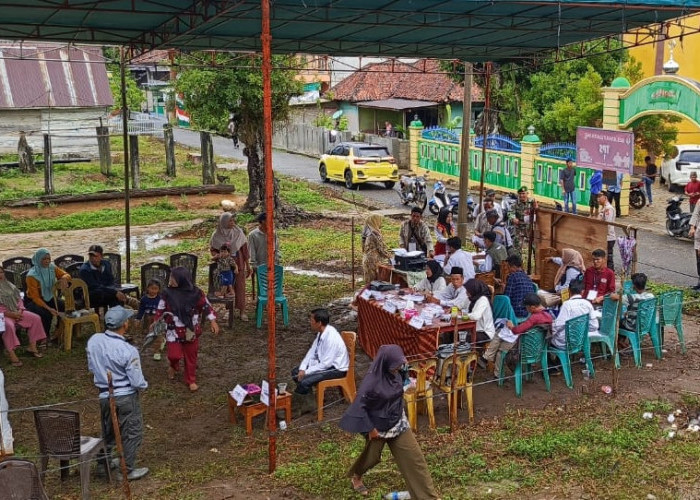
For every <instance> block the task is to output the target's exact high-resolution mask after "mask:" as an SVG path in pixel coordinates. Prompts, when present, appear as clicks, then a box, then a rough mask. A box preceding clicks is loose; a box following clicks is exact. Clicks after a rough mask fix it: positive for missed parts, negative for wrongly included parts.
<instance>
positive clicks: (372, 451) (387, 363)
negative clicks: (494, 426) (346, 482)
mask: <svg viewBox="0 0 700 500" xmlns="http://www.w3.org/2000/svg"><path fill="white" fill-rule="evenodd" d="M405 364H406V356H404V353H403V351H402V350H401V348H400V347H399V346H397V345H393V344H391V345H383V346H381V347H380V348H379V351H378V352H377V356H376V357H375V358H374V361H373V362H372V365H371V366H370V367H369V371H368V372H367V375H365V378H364V380H362V384H361V385H360V389H359V390H358V391H357V396H356V397H355V401H354V402H353V403H352V404H351V405H350V407H349V408H348V409H347V411H346V412H345V414H344V415H343V417H342V418H341V419H340V427H341V428H342V429H344V430H346V431H348V432H358V433H361V434H363V435H364V436H365V440H366V441H365V448H364V450H362V453H361V454H360V456H359V457H358V458H357V460H356V461H355V463H354V464H353V465H352V467H351V468H350V471H349V472H348V475H349V476H350V481H351V483H350V484H351V487H352V489H353V490H354V491H355V492H357V493H359V494H360V495H365V496H366V495H368V494H369V491H368V490H367V487H366V486H365V485H364V483H363V482H362V476H363V475H364V474H365V473H366V472H367V471H368V470H370V469H371V468H372V467H374V466H375V465H377V464H378V463H379V462H380V461H381V458H382V450H383V449H384V445H385V444H387V445H389V449H390V450H391V454H392V455H393V456H394V460H396V464H397V465H398V467H399V471H400V472H401V476H403V479H404V481H406V487H407V488H408V491H409V493H410V494H411V498H413V499H415V500H429V499H434V498H438V495H437V493H436V491H435V487H434V486H433V480H432V478H431V477H430V471H429V470H428V464H427V463H426V461H425V458H424V457H423V452H422V451H421V449H420V446H419V445H418V442H417V441H416V438H415V436H414V435H413V431H411V427H410V426H409V425H408V419H407V418H406V413H405V411H404V402H403V374H402V373H405V372H404V371H403V370H402V367H403V366H404V365H405Z"/></svg>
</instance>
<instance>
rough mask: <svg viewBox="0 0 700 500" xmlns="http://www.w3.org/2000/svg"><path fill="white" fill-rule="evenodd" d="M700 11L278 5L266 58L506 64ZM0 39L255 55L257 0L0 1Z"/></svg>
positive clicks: (586, 4) (460, 1) (597, 3)
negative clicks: (352, 57) (389, 58)
mask: <svg viewBox="0 0 700 500" xmlns="http://www.w3.org/2000/svg"><path fill="white" fill-rule="evenodd" d="M698 10H700V0H681V1H672V0H631V1H624V2H620V1H616V2H611V1H605V0H574V1H571V0H559V1H550V0H529V1H514V0H490V1H483V0H443V1H435V0H306V1H305V0H275V1H274V3H273V5H272V9H271V33H272V52H273V53H312V54H314V53H315V54H331V55H335V54H342V55H378V56H401V57H432V58H441V59H460V60H467V61H473V62H478V61H505V60H512V59H518V58H523V57H531V56H532V55H533V54H534V53H536V52H540V51H542V50H544V49H551V48H557V47H562V46H565V45H567V44H571V43H573V42H578V41H581V40H589V39H592V38H599V37H605V36H609V35H614V34H619V33H623V32H626V31H629V30H632V29H635V28H639V27H642V26H646V25H649V24H653V23H661V22H663V21H665V20H667V19H671V18H675V17H680V16H684V15H687V14H692V13H693V12H697V11H698ZM0 12H2V15H1V16H0V17H1V19H0V38H5V39H15V40H16V39H50V40H57V41H66V42H81V43H95V44H118V45H131V46H134V47H136V48H138V49H143V50H147V49H158V48H160V49H163V48H171V47H172V48H180V49H184V50H203V49H220V50H232V51H255V52H259V51H260V50H261V41H260V33H261V8H260V2H259V1H256V0H240V1H231V0H220V1H217V0H208V1H202V0H200V1H193V0H109V1H97V0H61V1H58V0H52V1H50V0H0Z"/></svg>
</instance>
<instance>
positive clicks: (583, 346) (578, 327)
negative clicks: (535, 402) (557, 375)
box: [548, 314, 593, 389]
mask: <svg viewBox="0 0 700 500" xmlns="http://www.w3.org/2000/svg"><path fill="white" fill-rule="evenodd" d="M588 322H589V315H588V314H582V315H581V316H576V317H575V318H571V319H570V320H567V322H566V325H565V328H566V349H557V348H556V347H554V346H552V345H550V346H549V349H548V351H549V352H550V353H552V354H556V355H557V357H558V358H559V361H560V362H561V368H562V370H563V371H564V379H565V380H566V386H567V387H568V388H569V389H572V388H573V387H574V382H573V379H572V377H571V360H570V359H569V357H570V356H571V355H572V354H577V353H579V352H583V355H584V357H585V358H586V365H587V368H588V370H589V371H591V372H593V363H591V351H590V349H591V344H590V343H589V342H588Z"/></svg>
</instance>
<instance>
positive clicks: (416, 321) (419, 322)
mask: <svg viewBox="0 0 700 500" xmlns="http://www.w3.org/2000/svg"><path fill="white" fill-rule="evenodd" d="M408 324H409V325H411V326H412V327H413V328H418V329H420V328H423V325H424V324H425V320H424V319H423V318H421V317H420V316H413V317H412V318H411V321H409V322H408Z"/></svg>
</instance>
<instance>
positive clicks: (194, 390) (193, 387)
mask: <svg viewBox="0 0 700 500" xmlns="http://www.w3.org/2000/svg"><path fill="white" fill-rule="evenodd" d="M198 390H199V386H198V385H197V384H195V383H192V384H190V392H197V391H198Z"/></svg>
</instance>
